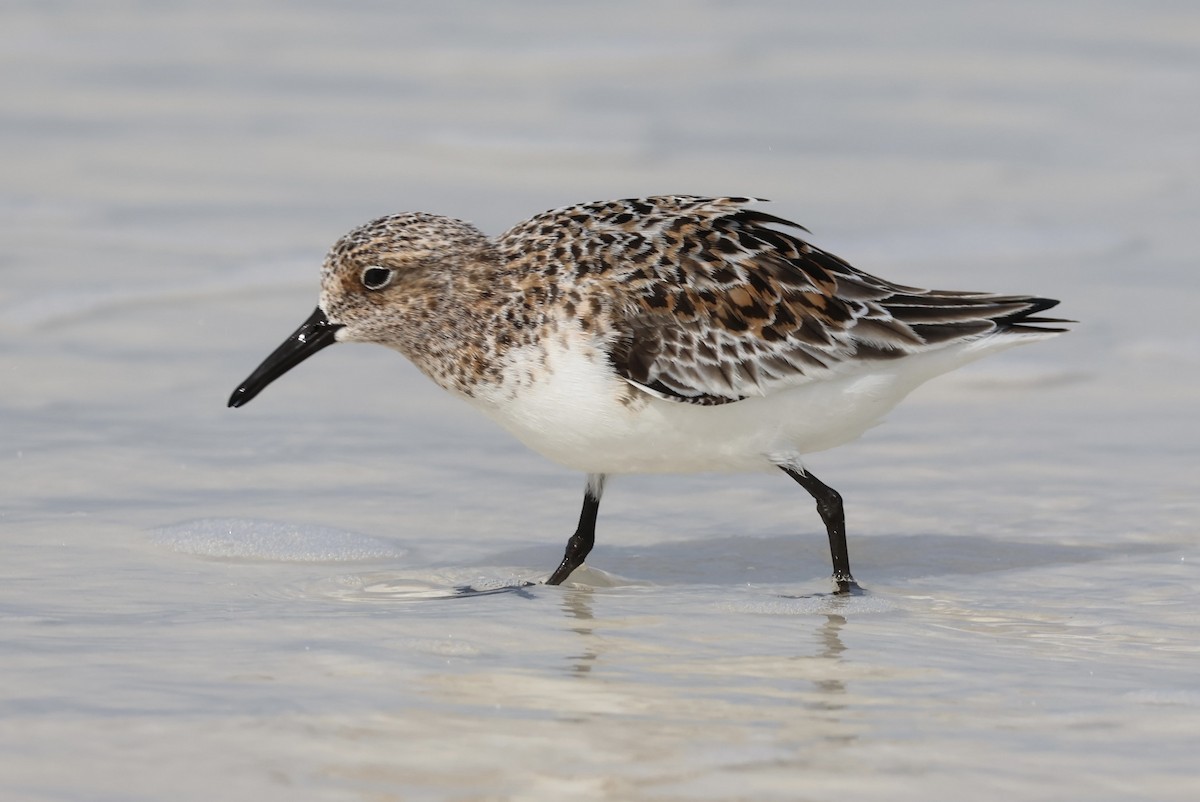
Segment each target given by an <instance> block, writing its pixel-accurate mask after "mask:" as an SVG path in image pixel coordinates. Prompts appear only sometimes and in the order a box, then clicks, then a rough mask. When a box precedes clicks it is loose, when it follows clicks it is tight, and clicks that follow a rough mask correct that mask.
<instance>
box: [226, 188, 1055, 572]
mask: <svg viewBox="0 0 1200 802" xmlns="http://www.w3.org/2000/svg"><path fill="white" fill-rule="evenodd" d="M750 202H751V201H750V199H747V198H705V197H696V196H687V195H675V196H665V197H654V198H641V199H631V200H621V201H610V202H602V203H590V204H582V205H578V206H571V207H566V208H563V209H557V210H553V211H549V212H546V213H544V214H540V215H537V216H536V217H533V218H531V219H529V220H527V221H525V222H523V223H520V224H518V225H517V226H515V227H513V228H512V229H510V230H509V231H507V232H505V233H504V234H502V235H500V236H499V237H496V238H495V239H489V238H488V237H486V236H485V235H484V234H482V233H481V232H480V231H479V230H478V229H476V228H475V227H473V226H471V225H470V224H467V223H464V222H462V221H459V220H453V219H450V218H446V217H439V216H435V215H429V214H424V213H406V214H399V215H393V216H390V217H384V218H380V219H378V220H375V221H373V222H371V223H368V224H367V225H365V226H362V227H361V228H358V229H355V230H354V231H352V232H350V233H349V234H347V235H346V236H345V237H343V238H342V239H340V240H339V241H338V242H337V243H336V244H335V245H334V247H333V249H332V250H331V251H330V253H329V255H328V257H327V258H326V261H325V266H324V269H323V271H322V292H321V301H320V306H319V308H318V310H317V312H315V313H314V315H313V317H312V318H310V319H309V321H307V322H306V323H305V324H304V326H302V327H301V329H300V330H298V331H297V332H296V334H295V335H293V338H292V339H291V340H289V341H288V343H285V344H284V346H281V348H280V349H279V350H277V352H276V353H275V354H273V355H272V356H271V357H269V358H268V359H267V361H266V362H264V364H263V366H262V367H260V369H259V370H258V371H256V373H255V374H254V375H252V376H251V377H250V379H248V380H247V382H246V383H245V384H244V385H243V386H242V387H240V388H239V389H238V390H237V391H236V392H235V393H234V396H233V398H231V400H230V403H231V405H234V406H240V405H241V404H243V403H245V402H247V401H249V399H250V398H251V397H253V396H254V395H255V394H256V393H257V392H258V391H259V390H261V389H262V388H263V387H265V386H266V384H267V383H269V382H270V381H271V380H273V379H274V378H276V377H277V376H278V375H281V374H282V373H283V372H284V371H286V370H287V369H288V368H290V367H292V366H293V365H294V364H296V363H297V362H299V361H300V360H302V359H303V358H305V357H306V356H308V355H309V354H311V353H314V352H315V351H316V350H319V349H320V348H321V347H324V345H327V344H330V343H332V342H334V341H335V340H336V341H365V342H378V343H381V344H384V345H388V346H391V347H393V348H396V349H397V350H399V351H400V352H402V353H403V354H404V355H405V356H407V357H408V358H409V359H411V360H412V361H413V362H414V363H415V364H416V365H417V366H418V367H419V368H420V369H421V370H422V371H424V372H425V373H426V374H427V375H429V376H430V377H431V378H432V379H433V380H434V381H436V382H437V383H438V384H440V385H441V386H443V387H444V388H446V389H447V390H450V391H451V392H453V393H455V394H457V395H459V396H461V397H463V398H465V399H466V400H468V401H469V402H470V403H472V404H473V405H475V406H476V407H478V408H480V409H481V410H483V411H484V412H485V413H487V414H489V415H490V416H492V417H493V418H495V419H496V420H497V421H498V422H500V423H501V424H502V425H504V426H505V427H506V428H507V429H509V430H510V431H511V432H513V433H514V434H515V435H516V436H517V437H519V438H520V439H521V440H523V441H524V442H525V443H527V444H528V445H530V446H531V447H532V448H534V449H536V450H538V451H540V452H542V453H543V454H545V455H547V456H549V457H550V458H552V459H555V460H557V461H559V462H562V463H563V464H566V465H568V466H571V467H575V468H578V469H580V470H584V471H586V472H588V473H589V474H590V476H591V478H590V482H589V492H588V495H587V497H586V500H585V508H584V515H583V516H582V517H581V522H580V532H583V531H584V530H585V529H587V527H586V526H585V523H586V520H587V518H588V504H589V500H590V502H594V504H595V505H598V502H599V495H600V489H601V488H602V487H603V477H604V475H605V474H608V473H621V472H642V471H696V470H754V469H756V468H766V467H770V466H778V467H781V468H783V469H784V470H785V471H787V472H788V473H789V475H791V476H792V477H793V478H794V479H796V480H797V481H798V482H800V483H801V484H802V485H804V486H805V487H806V488H807V489H809V490H810V492H812V493H813V494H814V496H815V497H816V498H817V500H818V506H819V508H820V509H821V510H822V517H823V518H824V519H825V520H826V524H827V527H828V528H829V533H830V539H831V545H832V546H833V548H834V562H835V576H837V577H838V580H839V587H841V588H842V589H843V590H844V589H847V587H849V584H848V583H850V582H852V580H851V579H850V574H849V566H848V562H847V561H846V560H845V559H844V555H843V559H842V560H841V562H842V563H844V565H840V566H839V559H838V554H837V552H838V545H839V544H838V542H837V541H838V538H839V536H838V535H837V534H836V533H835V529H836V528H837V527H836V526H835V524H837V519H838V518H839V517H840V514H841V512H840V497H839V498H837V503H836V504H833V501H832V498H833V497H836V495H837V494H836V493H835V492H834V491H832V490H830V489H829V488H828V487H826V486H824V485H822V484H820V483H819V482H817V481H816V479H815V477H813V476H812V475H811V474H810V473H808V472H807V471H806V470H805V469H804V468H803V467H802V465H801V463H800V456H801V455H802V454H805V453H809V452H812V451H818V450H821V449H825V448H829V447H832V446H834V445H838V444H840V443H843V442H846V441H847V440H850V439H853V438H854V437H857V436H858V435H859V434H861V433H862V432H863V431H864V430H865V429H866V428H868V427H869V426H871V425H872V424H874V423H875V422H876V421H877V420H878V419H879V418H880V416H882V415H883V414H884V413H886V412H887V411H888V410H889V409H890V408H891V407H892V406H894V405H895V404H896V403H897V402H898V401H899V400H900V399H901V398H903V397H904V395H906V394H907V393H908V392H909V391H911V390H912V389H913V388H914V387H916V386H917V385H919V384H920V383H922V382H924V381H926V380H928V379H929V378H932V377H933V376H936V375H938V374H939V373H944V372H946V371H947V370H951V369H953V368H955V367H958V366H959V365H962V364H964V363H966V362H968V361H971V360H973V359H975V358H978V357H979V356H982V355H984V354H986V353H989V352H992V351H995V350H999V349H1001V348H1005V347H1008V346H1011V345H1015V344H1018V343H1020V342H1026V341H1031V340H1035V339H1041V338H1044V337H1047V336H1050V335H1053V334H1055V333H1058V332H1060V331H1063V329H1062V328H1060V327H1058V326H1056V325H1054V324H1058V323H1062V322H1063V321H1059V320H1055V319H1049V318H1042V317H1038V316H1037V315H1038V313H1040V312H1042V311H1044V310H1046V309H1048V308H1050V307H1052V306H1054V305H1055V304H1056V303H1057V302H1056V301H1053V300H1049V299H1045V298H1036V297H1030V296H1014V295H993V294H988V293H974V292H944V291H935V290H924V289H918V288H915V287H908V286H904V285H901V284H894V283H892V282H889V281H885V280H883V279H880V278H876V277H874V276H872V275H869V274H867V273H864V272H862V271H860V270H857V269H855V268H853V267H851V266H850V265H849V264H847V263H846V262H844V261H842V260H841V259H839V258H838V257H836V256H834V255H832V254H830V253H827V252H825V251H822V250H821V249H819V248H817V247H815V246H813V245H811V244H810V243H809V242H807V241H806V240H805V239H803V238H802V237H801V236H800V232H801V231H803V229H802V228H801V227H799V226H797V225H796V224H794V223H791V222H789V221H786V220H782V219H780V218H777V217H774V216H772V215H769V214H765V213H763V212H761V211H757V210H754V209H749V208H746V204H747V203H750ZM830 494H832V496H831V495H830ZM833 507H836V510H835V509H833ZM594 518H595V510H594V509H592V511H591V520H592V522H593V523H594ZM580 532H577V533H576V539H578V538H579V537H580ZM589 538H590V534H589V535H588V537H587V538H584V540H587V541H588V544H587V547H586V548H583V549H582V554H580V549H579V548H576V549H575V552H574V557H577V558H578V559H574V558H573V557H572V549H571V548H568V555H567V558H564V562H563V565H562V566H560V567H559V571H557V572H555V575H554V576H553V577H552V578H551V582H555V583H557V582H559V581H562V579H564V578H565V577H566V576H567V575H568V574H569V573H570V569H571V568H573V567H574V566H575V565H577V564H578V562H579V561H581V560H582V555H586V553H587V549H589V548H590V540H589ZM573 542H574V539H573ZM841 550H842V551H843V552H844V551H845V547H844V534H843V535H842V536H841Z"/></svg>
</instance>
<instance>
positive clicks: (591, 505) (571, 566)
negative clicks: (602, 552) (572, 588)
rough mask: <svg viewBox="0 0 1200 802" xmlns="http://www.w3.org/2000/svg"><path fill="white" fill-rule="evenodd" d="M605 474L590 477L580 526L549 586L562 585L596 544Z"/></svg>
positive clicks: (548, 583) (569, 541) (581, 512)
mask: <svg viewBox="0 0 1200 802" xmlns="http://www.w3.org/2000/svg"><path fill="white" fill-rule="evenodd" d="M604 478H605V476H604V474H602V473H593V474H589V475H588V482H587V489H586V490H584V492H583V509H582V510H580V511H579V525H578V526H577V527H575V534H573V535H571V539H570V540H568V541H567V551H566V553H565V554H563V558H562V562H561V563H559V564H558V568H556V569H555V571H554V573H553V574H551V575H550V578H549V579H547V580H546V584H547V585H561V584H562V583H563V581H564V580H565V579H566V578H567V577H569V576H570V575H571V572H572V571H574V570H575V569H576V568H578V567H579V566H581V565H583V561H584V560H585V559H587V556H588V552H590V551H591V550H592V546H594V545H595V544H596V514H597V513H598V512H600V496H601V495H603V493H604Z"/></svg>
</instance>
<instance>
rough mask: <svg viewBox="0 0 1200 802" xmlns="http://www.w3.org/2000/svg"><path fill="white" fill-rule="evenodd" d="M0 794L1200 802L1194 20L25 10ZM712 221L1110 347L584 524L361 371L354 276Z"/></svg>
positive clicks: (995, 367)
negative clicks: (816, 491)
mask: <svg viewBox="0 0 1200 802" xmlns="http://www.w3.org/2000/svg"><path fill="white" fill-rule="evenodd" d="M0 67H2V68H0V98H2V100H3V102H2V103H0V176H2V181H0V343H2V345H0V377H2V384H0V386H2V388H3V389H2V390H0V641H2V643H3V647H2V648H3V657H2V659H0V689H2V690H0V796H3V797H4V798H5V799H12V800H96V799H112V800H131V799H132V800H141V799H146V800H151V799H154V800H158V799H172V800H193V799H194V800H205V801H206V802H207V800H212V799H256V800H258V799H280V800H284V799H286V800H294V799H322V800H325V799H328V800H360V799H361V800H376V799H405V800H409V799H454V800H482V799H488V800H492V799H514V800H515V799H521V800H541V799H555V800H562V799H570V800H622V801H624V800H641V799H647V800H651V799H652V800H701V799H702V800H717V799H722V800H724V799H753V800H756V802H758V801H761V800H789V801H790V800H797V799H829V798H835V797H836V798H839V799H845V800H854V799H880V800H884V799H886V800H926V799H930V798H946V797H950V798H969V799H1005V800H1011V799H1024V800H1036V799H1046V800H1058V799H1063V798H1078V799H1089V800H1125V799H1139V798H1144V799H1156V800H1191V799H1195V798H1196V795H1197V793H1198V791H1200V769H1198V768H1197V764H1196V755H1197V754H1200V680H1198V679H1197V670H1196V667H1197V665H1198V663H1197V660H1198V659H1200V646H1198V644H1200V625H1198V624H1197V622H1196V611H1197V609H1200V594H1198V591H1197V588H1198V587H1200V581H1198V580H1200V576H1198V574H1197V565H1198V564H1200V548H1198V547H1197V530H1198V528H1200V527H1198V522H1200V503H1198V502H1197V490H1198V485H1200V480H1198V476H1200V466H1198V464H1197V445H1198V443H1197V440H1198V437H1197V435H1198V432H1200V425H1198V424H1197V422H1196V420H1197V410H1198V409H1200V380H1198V376H1200V336H1198V335H1197V333H1196V309H1197V306H1198V305H1200V282H1198V281H1197V275H1198V272H1197V264H1196V256H1195V253H1196V245H1195V238H1196V237H1195V233H1196V220H1197V216H1198V215H1197V213H1198V212H1200V197H1198V189H1197V187H1198V186H1200V182H1198V178H1200V155H1198V154H1200V151H1198V147H1197V142H1200V131H1198V130H1197V129H1198V127H1200V126H1198V125H1197V123H1198V122H1200V103H1197V98H1198V95H1197V87H1200V69H1198V68H1200V10H1198V9H1197V7H1196V5H1195V4H1194V3H1182V2H1180V3H1171V2H1150V3H1147V2H1136V3H1134V2H1056V3H1053V4H1047V3H1043V2H1037V3H1033V2H1030V3H1024V2H1016V3H1003V4H1001V3H995V4H992V3H979V2H975V3H949V2H946V3H942V2H918V3H904V4H896V3H846V4H840V5H836V6H833V5H830V4H816V3H813V4H808V3H791V2H776V3H771V2H758V3H737V4H734V3H724V4H723V3H701V2H662V3H654V2H652V3H643V2H636V3H635V2H623V1H621V0H617V1H616V2H607V3H603V4H587V5H585V4H573V3H550V2H543V3H538V2H524V3H479V2H469V3H427V4H426V3H367V2H363V3H333V2H328V3H316V2H303V3H285V2H237V3H234V2H217V3H168V2H140V3H139V2H128V3H104V4H97V3H83V2H44V0H38V2H8V3H6V4H5V6H4V9H3V11H0ZM668 192H697V193H731V194H750V195H757V196H760V197H766V198H771V199H773V200H774V201H775V203H774V204H773V205H772V206H771V207H770V210H771V211H772V212H773V213H776V214H780V215H783V216H787V217H792V218H794V219H796V220H798V221H800V222H802V223H804V224H805V225H807V226H808V227H809V228H810V229H812V230H813V231H814V232H815V233H814V238H815V241H816V242H818V243H819V244H821V245H822V246H824V247H827V248H829V249H831V250H833V251H835V252H837V253H839V254H841V255H842V256H844V257H846V258H848V259H850V260H851V261H852V262H854V263H855V264H858V265H859V266H861V267H863V268H864V269H867V270H869V271H872V272H877V273H880V274H881V275H884V276H886V277H888V278H891V279H894V280H898V281H903V282H908V283H914V284H919V285H928V286H939V287H946V288H957V289H979V290H994V291H1003V292H1035V293H1039V294H1044V295H1048V296H1051V297H1058V298H1061V299H1063V305H1062V307H1061V310H1060V311H1061V312H1062V313H1063V314H1064V315H1067V316H1070V317H1075V318H1078V319H1079V320H1080V324H1079V326H1078V327H1077V329H1076V331H1075V332H1074V333H1073V334H1071V335H1069V336H1067V337H1063V338H1059V339H1057V340H1055V341H1053V342H1050V343H1043V344H1039V345H1037V346H1034V347H1030V348H1027V349H1022V350H1019V351H1014V352H1010V353H1007V354H1004V355H1002V356H999V357H996V358H993V359H991V360H990V361H988V362H984V363H981V364H979V365H976V366H973V367H971V368H969V369H967V370H964V371H962V372H961V373H959V374H957V375H955V376H951V377H947V378H945V379H943V380H940V381H939V382H936V383H934V384H932V385H930V386H929V387H927V388H924V389H923V390H921V391H920V392H919V393H917V394H916V395H915V396H914V397H913V398H911V399H910V400H909V401H908V402H907V403H906V404H905V405H904V406H903V407H902V408H901V409H899V410H897V412H896V413H895V414H894V415H893V416H892V418H891V420H890V421H889V422H888V423H887V424H885V425H884V426H883V427H881V428H879V429H876V430H874V431H872V432H871V433H869V434H868V435H867V436H866V437H864V438H863V439H862V440H861V441H860V442H859V443H857V444H853V445H851V446H848V447H846V448H843V449H840V450H838V451H836V452H834V453H830V454H823V455H815V456H814V457H813V458H812V461H811V463H812V466H813V468H814V470H815V471H816V472H817V473H818V475H820V476H821V477H823V478H824V479H825V480H826V481H827V482H829V483H830V484H832V485H833V486H835V487H837V488H838V489H839V490H841V491H842V493H843V495H844V496H845V497H846V500H847V505H848V515H849V523H850V529H851V553H852V557H853V560H854V566H855V571H856V573H857V574H858V575H859V577H860V578H861V579H862V581H863V582H864V584H865V585H867V586H868V587H869V589H870V591H871V592H870V595H869V596H868V597H865V598H863V599H855V600H850V601H849V602H839V601H836V600H830V599H828V598H815V599H788V598H784V597H785V596H789V595H802V594H811V593H817V592H821V591H824V590H827V588H828V584H827V580H826V579H825V577H826V574H827V573H828V563H827V560H828V557H827V553H826V546H825V544H824V536H823V534H822V533H821V530H820V525H819V522H818V520H817V518H816V515H815V513H814V511H813V510H812V506H811V502H810V501H809V499H808V498H807V497H806V496H805V495H804V494H803V493H801V492H800V491H798V490H797V488H795V487H793V486H792V485H791V484H790V483H789V482H787V480H786V478H784V477H781V476H780V477H776V476H739V477H714V476H704V477H682V478H662V477H660V478H650V479H638V480H625V481H620V480H617V481H616V482H615V483H614V484H613V485H612V486H611V489H610V491H609V494H608V496H607V497H606V499H605V508H604V510H603V511H602V518H601V523H600V529H599V545H598V547H597V549H596V551H595V552H594V554H593V557H592V560H591V563H590V564H591V566H592V570H591V571H589V572H587V573H585V574H583V575H582V576H581V578H582V579H583V581H584V583H585V585H586V586H585V587H583V588H576V589H551V588H536V589H534V590H533V591H532V593H530V594H529V596H528V597H521V596H518V595H515V594H501V595H496V596H488V597H482V598H477V599H473V600H457V601H445V600H440V599H437V598H426V597H436V596H439V595H441V594H443V593H444V592H445V591H446V590H447V589H448V588H450V587H451V586H453V584H455V583H457V582H464V581H467V582H470V581H474V582H484V583H486V582H493V583H497V582H503V581H506V580H509V579H512V578H514V577H518V578H536V577H538V576H540V575H544V574H545V573H546V572H548V571H549V570H550V568H552V567H553V565H554V563H555V562H556V560H557V558H558V556H559V554H560V553H561V548H562V545H563V543H564V541H565V538H566V536H567V535H568V534H569V532H570V531H571V528H572V527H573V525H574V518H575V515H576V512H577V505H578V503H579V496H580V492H581V489H582V478H581V477H578V476H574V475H571V474H569V473H567V472H565V471H563V470H561V469H559V468H557V467H555V466H553V465H550V464H548V463H546V462H544V461H543V460H541V459H540V458H539V457H537V456H535V455H532V454H529V453H527V452H525V451H524V450H522V449H521V448H520V447H519V446H518V445H517V444H515V443H514V442H513V441H511V440H510V439H509V438H508V437H506V436H505V435H504V434H503V433H501V432H499V431H498V430H496V429H495V428H493V427H492V426H490V425H489V424H488V423H487V422H486V421H483V420H481V419H479V418H477V417H476V416H474V415H473V414H472V413H471V412H470V411H469V410H467V409H465V408H464V407H462V406H460V405H458V404H457V403H451V402H449V401H448V400H447V399H446V398H445V397H444V396H443V395H442V394H441V393H440V391H438V390H437V388H435V387H433V386H432V385H431V384H429V383H428V382H427V381H425V380H424V379H423V378H422V377H421V376H420V375H419V374H417V373H416V371H415V370H413V369H412V368H411V367H410V366H408V365H407V364H406V363H405V362H404V361H403V360H402V359H400V358H399V357H398V356H396V355H394V354H391V353H389V352H387V351H385V350H383V349H378V348H368V347H350V346H339V347H338V348H336V349H331V350H330V351H327V352H325V353H322V354H321V355H320V356H319V357H317V358H316V359H314V360H312V362H311V363H308V364H305V365H304V366H303V367H302V368H301V369H299V370H297V371H296V372H295V374H294V375H289V376H287V377H286V378H284V379H282V380H281V381H279V382H278V383H277V384H276V385H274V386H272V387H271V388H270V389H269V390H268V391H267V392H266V393H264V394H263V396H261V398H259V399H257V400H256V401H255V402H254V404H252V405H251V406H249V407H247V408H246V409H244V410H237V411H231V410H227V409H225V406H224V404H225V399H226V398H227V396H228V394H229V392H230V391H231V390H232V389H233V388H234V386H235V385H236V384H237V383H238V382H239V381H240V380H241V379H242V378H244V376H245V375H246V374H247V373H248V372H249V371H250V370H251V369H252V368H253V367H254V366H255V365H256V364H257V363H258V361H259V360H260V359H261V358H262V357H263V356H265V355H266V353H268V352H269V351H270V350H271V349H272V348H273V347H274V346H275V345H277V344H278V342H279V341H280V340H281V339H282V338H283V337H284V336H285V335H286V334H287V333H288V332H290V331H291V330H292V329H293V328H294V326H295V325H297V324H298V323H299V322H300V321H301V320H302V319H303V318H304V317H305V316H306V315H307V314H308V313H309V311H310V310H311V309H312V307H313V305H314V303H315V300H316V281H317V269H318V266H319V263H320V260H321V257H322V255H323V253H324V250H325V249H326V248H327V247H328V245H329V244H330V243H331V242H332V241H333V240H334V239H335V238H336V237H337V236H339V235H340V234H341V233H343V232H344V231H345V230H347V229H349V228H350V227H352V226H354V225H356V224H358V223H360V222H363V221H365V220H366V219H369V218H371V217H374V216H378V215H380V214H384V213H390V212H398V211H404V210H416V209H423V210H428V211H434V212H439V213H445V214H451V215H455V216H461V217H464V218H467V219H471V220H473V221H474V222H476V223H477V224H478V225H480V226H481V227H483V228H484V229H485V230H487V231H489V232H493V233H498V232H499V231H502V230H503V229H505V228H506V227H508V226H509V225H510V224H512V223H513V222H515V221H517V220H519V219H521V218H523V217H525V216H527V215H530V214H533V213H536V212H538V211H541V210H543V209H545V208H549V207H552V206H557V205H561V204H565V203H571V202H576V201H583V200H591V199H601V198H609V197H625V196H630V195H639V194H650V193H668Z"/></svg>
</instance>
